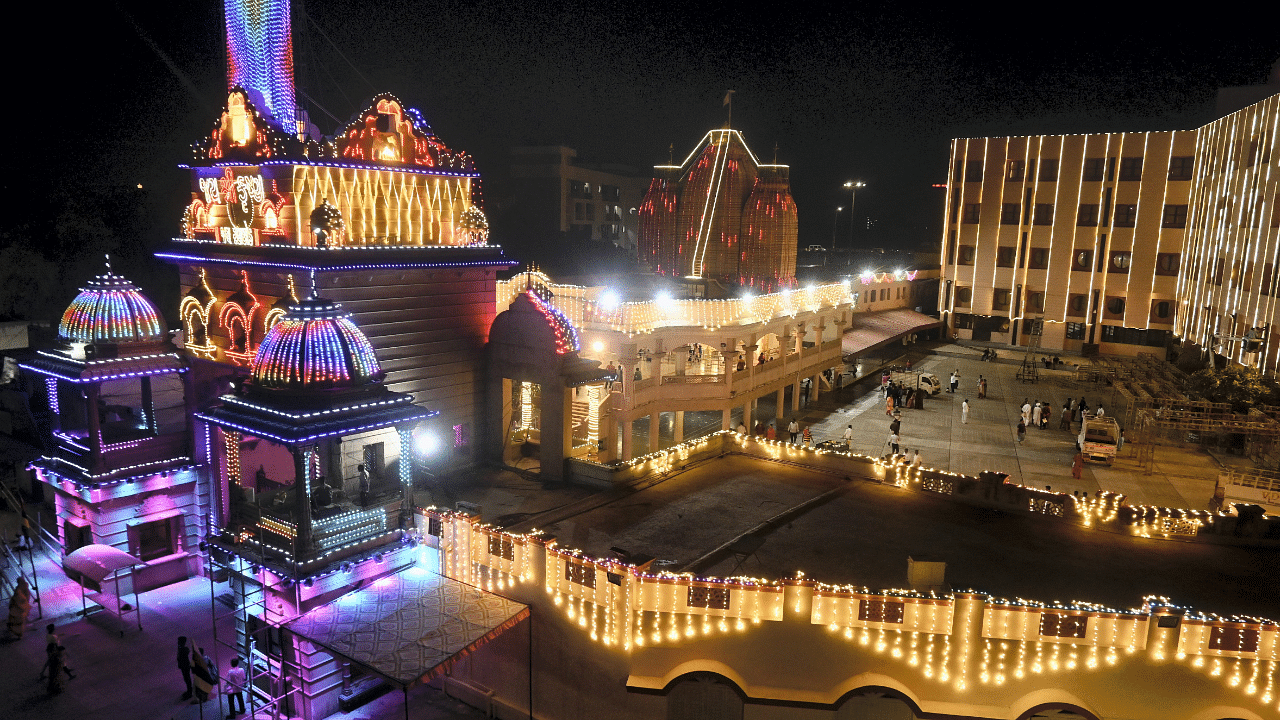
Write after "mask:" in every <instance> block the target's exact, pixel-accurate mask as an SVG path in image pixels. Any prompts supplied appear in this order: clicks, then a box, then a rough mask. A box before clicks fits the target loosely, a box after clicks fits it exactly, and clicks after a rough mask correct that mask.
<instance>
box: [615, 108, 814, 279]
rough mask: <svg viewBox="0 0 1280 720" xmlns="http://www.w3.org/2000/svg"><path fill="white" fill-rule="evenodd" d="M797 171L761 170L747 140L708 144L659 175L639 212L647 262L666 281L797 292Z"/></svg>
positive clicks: (718, 139) (723, 138)
mask: <svg viewBox="0 0 1280 720" xmlns="http://www.w3.org/2000/svg"><path fill="white" fill-rule="evenodd" d="M789 173H790V168H789V167H788V166H786V165H778V164H777V163H762V162H761V161H760V159H759V158H758V157H756V155H755V153H753V152H751V149H750V148H749V147H747V143H746V141H745V140H744V139H743V137H742V133H740V132H738V131H737V130H731V129H729V128H723V129H719V130H712V131H710V132H708V133H707V134H706V135H705V136H703V138H702V141H701V142H700V143H698V146H697V147H695V148H694V150H693V152H691V153H689V156H688V157H686V158H685V160H684V162H682V163H680V164H679V165H657V166H655V167H654V178H653V183H652V184H651V185H650V186H649V191H648V192H647V193H646V194H645V197H644V203H643V204H642V205H641V206H640V260H641V261H642V262H645V263H647V264H648V265H649V267H650V269H652V270H653V271H654V272H657V273H660V274H662V275H668V276H671V277H676V278H697V279H704V280H715V281H719V282H723V283H728V284H732V285H745V286H749V287H755V288H758V289H762V290H766V291H773V290H778V289H780V288H783V287H790V286H792V285H794V284H795V276H796V245H797V242H798V238H799V225H798V224H797V223H798V220H797V215H796V203H795V200H793V199H792V198H791V184H790V180H789Z"/></svg>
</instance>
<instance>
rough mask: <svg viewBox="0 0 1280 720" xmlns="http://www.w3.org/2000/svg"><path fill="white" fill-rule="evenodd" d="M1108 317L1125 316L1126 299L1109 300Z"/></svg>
mask: <svg viewBox="0 0 1280 720" xmlns="http://www.w3.org/2000/svg"><path fill="white" fill-rule="evenodd" d="M1107 315H1113V316H1122V315H1124V298H1122V297H1109V298H1107Z"/></svg>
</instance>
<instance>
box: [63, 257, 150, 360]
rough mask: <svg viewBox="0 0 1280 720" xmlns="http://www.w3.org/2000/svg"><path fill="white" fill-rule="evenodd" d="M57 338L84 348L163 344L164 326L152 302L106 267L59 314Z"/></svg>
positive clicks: (131, 284)
mask: <svg viewBox="0 0 1280 720" xmlns="http://www.w3.org/2000/svg"><path fill="white" fill-rule="evenodd" d="M58 337H59V338H61V339H62V340H65V341H67V342H72V343H85V344H87V345H104V344H105V345H118V344H123V343H156V342H164V340H165V325H164V321H163V320H161V319H160V311H159V310H157V309H156V306H155V303H153V302H151V301H150V300H149V299H147V296H145V295H143V294H142V291H141V290H139V289H138V287H137V286H136V285H134V284H133V283H131V282H129V281H128V280H127V279H126V278H124V277H122V276H120V275H116V274H115V273H113V272H111V268H110V267H108V268H107V272H105V273H103V274H102V275H99V276H97V277H95V278H94V279H93V280H90V281H89V282H88V284H86V285H85V287H83V288H81V290H80V294H79V295H77V296H76V299H75V300H72V301H71V305H69V306H68V307H67V310H66V312H64V313H62V322H60V323H58Z"/></svg>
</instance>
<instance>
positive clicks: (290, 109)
mask: <svg viewBox="0 0 1280 720" xmlns="http://www.w3.org/2000/svg"><path fill="white" fill-rule="evenodd" d="M289 2H290V0H224V4H225V7H226V19H227V88H228V89H230V88H232V87H235V86H237V85H239V86H241V87H243V88H244V89H245V90H247V91H249V96H250V97H251V98H252V99H253V101H254V104H255V105H256V106H257V107H258V110H259V111H261V112H263V113H266V114H268V115H270V116H272V117H273V118H275V120H276V122H278V123H279V124H280V126H281V127H282V128H283V129H284V130H285V132H288V133H290V134H294V133H296V132H298V128H297V122H296V120H297V109H298V108H297V98H296V96H295V92H294V84H293V33H292V27H291V23H290V19H289Z"/></svg>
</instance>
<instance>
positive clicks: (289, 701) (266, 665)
mask: <svg viewBox="0 0 1280 720" xmlns="http://www.w3.org/2000/svg"><path fill="white" fill-rule="evenodd" d="M205 546H206V547H207V553H206V556H205V560H206V563H207V565H206V566H207V567H210V568H212V573H211V578H210V579H211V582H210V583H209V609H210V613H211V614H212V615H213V645H214V656H213V661H214V663H215V664H216V666H217V667H218V668H223V667H226V666H225V665H223V663H222V660H221V658H220V657H219V656H220V655H221V652H220V651H222V650H225V651H227V652H229V653H230V654H231V657H238V658H240V662H241V663H242V666H243V667H244V671H245V687H244V688H243V693H244V699H245V710H246V717H249V718H260V717H261V718H273V720H279V719H280V718H291V717H298V716H299V715H301V714H302V713H301V711H300V702H299V699H300V696H301V695H300V694H301V692H302V677H303V675H302V668H301V666H300V665H299V663H298V661H297V654H296V648H294V647H293V646H292V643H291V642H289V640H288V637H289V636H288V635H287V634H286V633H285V632H284V631H283V629H282V626H283V623H284V621H285V620H286V619H288V618H287V616H285V615H283V614H280V613H272V612H271V611H270V610H269V608H268V606H267V599H268V596H269V594H270V593H272V592H276V593H288V592H290V591H291V590H296V587H297V586H296V584H294V583H293V581H292V580H290V579H288V578H282V579H279V580H277V583H278V584H276V585H270V586H268V585H266V584H264V583H263V582H262V581H261V579H260V577H262V576H261V575H260V574H259V573H257V572H256V571H257V569H258V568H259V567H260V566H259V565H257V564H255V563H254V562H253V561H251V560H247V559H245V558H242V557H240V556H238V555H235V554H233V553H230V552H227V551H225V550H223V549H221V548H219V547H217V546H216V545H212V544H206V545H205ZM267 576H268V577H271V576H274V575H267ZM222 582H226V583H227V585H228V588H229V591H228V592H226V593H223V594H222V595H218V594H217V588H218V585H219V584H220V583H222ZM220 607H224V608H228V609H227V611H226V612H221V613H220V612H219V608H220ZM295 607H296V603H295ZM273 614H274V615H276V616H277V617H278V620H277V621H272V620H271V616H272V615H273ZM229 619H230V620H232V621H233V622H234V625H235V631H234V634H233V637H231V638H227V637H225V634H224V633H219V625H221V624H222V623H223V622H225V621H227V620H229Z"/></svg>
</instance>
